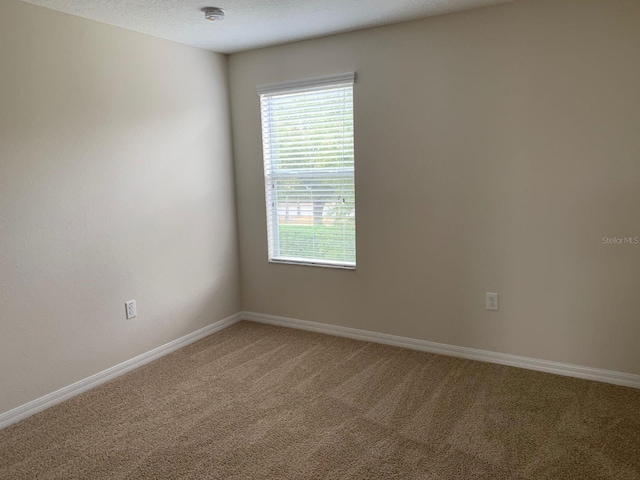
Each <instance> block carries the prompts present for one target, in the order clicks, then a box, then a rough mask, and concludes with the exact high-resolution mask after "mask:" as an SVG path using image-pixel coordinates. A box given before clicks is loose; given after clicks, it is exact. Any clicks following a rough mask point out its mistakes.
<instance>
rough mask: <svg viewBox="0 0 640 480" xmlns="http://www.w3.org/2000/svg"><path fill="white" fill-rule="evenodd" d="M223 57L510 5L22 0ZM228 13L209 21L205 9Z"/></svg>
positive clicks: (395, 0)
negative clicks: (217, 9) (414, 20)
mask: <svg viewBox="0 0 640 480" xmlns="http://www.w3.org/2000/svg"><path fill="white" fill-rule="evenodd" d="M24 1H26V2H28V3H32V4H34V5H41V6H43V7H47V8H51V9H54V10H59V11H61V12H66V13H71V14H73V15H79V16H81V17H85V18H90V19H92V20H97V21H99V22H103V23H108V24H110V25H116V26H119V27H123V28H127V29H129V30H135V31H137V32H142V33H146V34H149V35H153V36H155V37H160V38H166V39H167V40H173V41H176V42H180V43H185V44H188V45H194V46H196V47H202V48H206V49H209V50H214V51H216V52H221V53H235V52H239V51H242V50H249V49H252V48H259V47H265V46H268V45H275V44H279V43H286V42H292V41H296V40H303V39H306V38H313V37H320V36H324V35H330V34H333V33H339V32H347V31H351V30H358V29H361V28H367V27H374V26H378V25H386V24H390V23H396V22H402V21H406V20H413V19H416V18H422V17H428V16H432V15H440V14H443V13H450V12H456V11H460V10H467V9H471V8H476V7H482V6H486V5H494V4H498V3H506V2H509V1H512V0H211V1H207V0H204V1H202V0H24ZM206 6H214V7H221V8H224V9H225V11H226V13H227V18H226V20H224V21H223V22H208V21H206V20H204V15H203V14H202V12H201V11H200V9H201V8H202V7H206Z"/></svg>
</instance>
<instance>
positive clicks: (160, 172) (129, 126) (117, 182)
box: [0, 0, 240, 412]
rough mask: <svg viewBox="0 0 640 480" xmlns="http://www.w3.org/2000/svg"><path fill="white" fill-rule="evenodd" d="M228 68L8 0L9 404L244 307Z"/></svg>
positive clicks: (0, 125) (2, 218) (1, 309)
mask: <svg viewBox="0 0 640 480" xmlns="http://www.w3.org/2000/svg"><path fill="white" fill-rule="evenodd" d="M226 63H227V60H226V57H224V56H222V55H218V54H214V53H211V52H206V51H203V50H198V49H195V48H191V47H186V46H183V45H178V44H174V43H171V42H167V41H164V40H159V39H156V38H152V37H148V36H145V35H141V34H137V33H133V32H129V31H126V30H122V29H118V28H115V27H110V26H107V25H103V24H99V23H97V22H92V21H88V20H84V19H80V18H77V17H73V16H70V15H65V14H61V13H57V12H53V11H51V10H47V9H44V8H41V7H35V6H32V5H28V4H25V3H22V2H19V1H17V0H3V1H2V2H1V3H0V229H1V231H0V412H4V411H7V410H9V409H11V408H13V407H16V406H18V405H21V404H24V403H25V402H27V401H30V400H33V399H35V398H38V397H40V396H42V395H44V394H47V393H50V392H52V391H54V390H56V389H58V388H61V387H64V386H67V385H69V384H71V383H73V382H75V381H78V380H80V379H83V378H85V377H88V376H89V375H91V374H94V373H96V372H100V371H102V370H104V369H106V368H109V367H112V366H114V365H116V364H118V363H120V362H122V361H125V360H128V359H130V358H133V357H135V356H136V355H139V354H141V353H144V352H147V351H149V350H151V349H152V348H154V347H157V346H159V345H162V344H164V343H166V342H169V341H171V340H174V339H176V338H178V337H181V336H183V335H185V334H188V333H190V332H193V331H195V330H197V329H199V328H201V327H204V326H206V325H209V324H211V323H213V322H214V321H216V320H220V319H222V318H224V317H226V316H228V315H230V314H233V313H235V312H237V311H238V310H239V307H240V305H239V293H238V254H237V241H236V223H235V206H234V192H233V179H232V176H233V165H232V160H231V135H230V125H229V106H228V86H227V65H226ZM131 299H135V300H137V305H138V318H136V319H135V320H126V319H125V316H124V313H125V310H124V302H125V301H127V300H131Z"/></svg>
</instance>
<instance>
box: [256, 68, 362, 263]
mask: <svg viewBox="0 0 640 480" xmlns="http://www.w3.org/2000/svg"><path fill="white" fill-rule="evenodd" d="M354 79H355V74H353V73H350V74H344V75H338V76H332V77H321V78H316V79H310V80H304V81H300V82H286V83H281V84H272V85H264V86H261V87H258V93H259V94H260V105H261V115H262V140H263V152H264V173H265V190H266V203H267V230H268V243H269V261H272V262H285V263H302V264H312V265H324V266H334V267H344V268H355V265H356V229H355V188H354V149H353V83H354Z"/></svg>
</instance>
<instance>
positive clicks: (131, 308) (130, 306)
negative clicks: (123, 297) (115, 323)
mask: <svg viewBox="0 0 640 480" xmlns="http://www.w3.org/2000/svg"><path fill="white" fill-rule="evenodd" d="M124 307H125V310H126V313H127V319H131V318H136V317H137V316H138V309H137V308H136V301H135V300H130V301H128V302H124Z"/></svg>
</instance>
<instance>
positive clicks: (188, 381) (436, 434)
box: [0, 322, 640, 480]
mask: <svg viewBox="0 0 640 480" xmlns="http://www.w3.org/2000/svg"><path fill="white" fill-rule="evenodd" d="M0 478H2V479H12V480H13V479H54V478H55V479H76V478H82V479H91V480H98V479H106V478H109V479H180V478H193V479H235V480H246V479H296V480H298V479H418V478H419V479H433V480H449V479H465V480H470V479H509V480H518V479H535V480H541V479H554V480H562V479H579V480H588V479H605V478H606V479H625V480H630V479H640V390H634V389H630V388H623V387H615V386H611V385H605V384H600V383H595V382H589V381H584V380H577V379H572V378H565V377H559V376H554V375H549V374H544V373H537V372H532V371H527V370H520V369H516V368H511V367H504V366H498V365H491V364H485V363H478V362H472V361H466V360H460V359H455V358H449V357H443V356H438V355H431V354H426V353H421V352H416V351H412V350H404V349H400V348H394V347H387V346H383V345H377V344H373V343H366V342H357V341H353V340H348V339H344V338H337V337H330V336H324V335H320V334H314V333H308V332H302V331H297V330H290V329H284V328H278V327H272V326H267V325H259V324H255V323H250V322H241V323H239V324H236V325H234V326H232V327H230V328H228V329H226V330H223V331H222V332H219V333H216V334H214V335H212V336H210V337H208V338H206V339H204V340H202V341H200V342H198V343H195V344H193V345H190V346H188V347H186V348H184V349H182V350H180V351H178V352H175V353H173V354H171V355H169V356H167V357H164V358H162V359H160V360H158V361H156V362H154V363H152V364H149V365H147V366H145V367H142V368H140V369H138V370H136V371H134V372H132V373H129V374H127V375H125V376H123V377H120V378H118V379H116V380H114V381H112V382H109V383H107V384H104V385H102V386H100V387H98V388H96V389H94V390H91V391H89V392H87V393H85V394H82V395H80V396H78V397H75V398H73V399H71V400H69V401H67V402H65V403H62V404H60V405H58V406H56V407H53V408H51V409H49V410H47V411H45V412H43V413H41V414H38V415H35V416H33V417H31V418H29V419H27V420H25V421H23V422H21V423H18V424H16V425H14V426H11V427H9V428H6V429H4V430H2V431H0Z"/></svg>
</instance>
